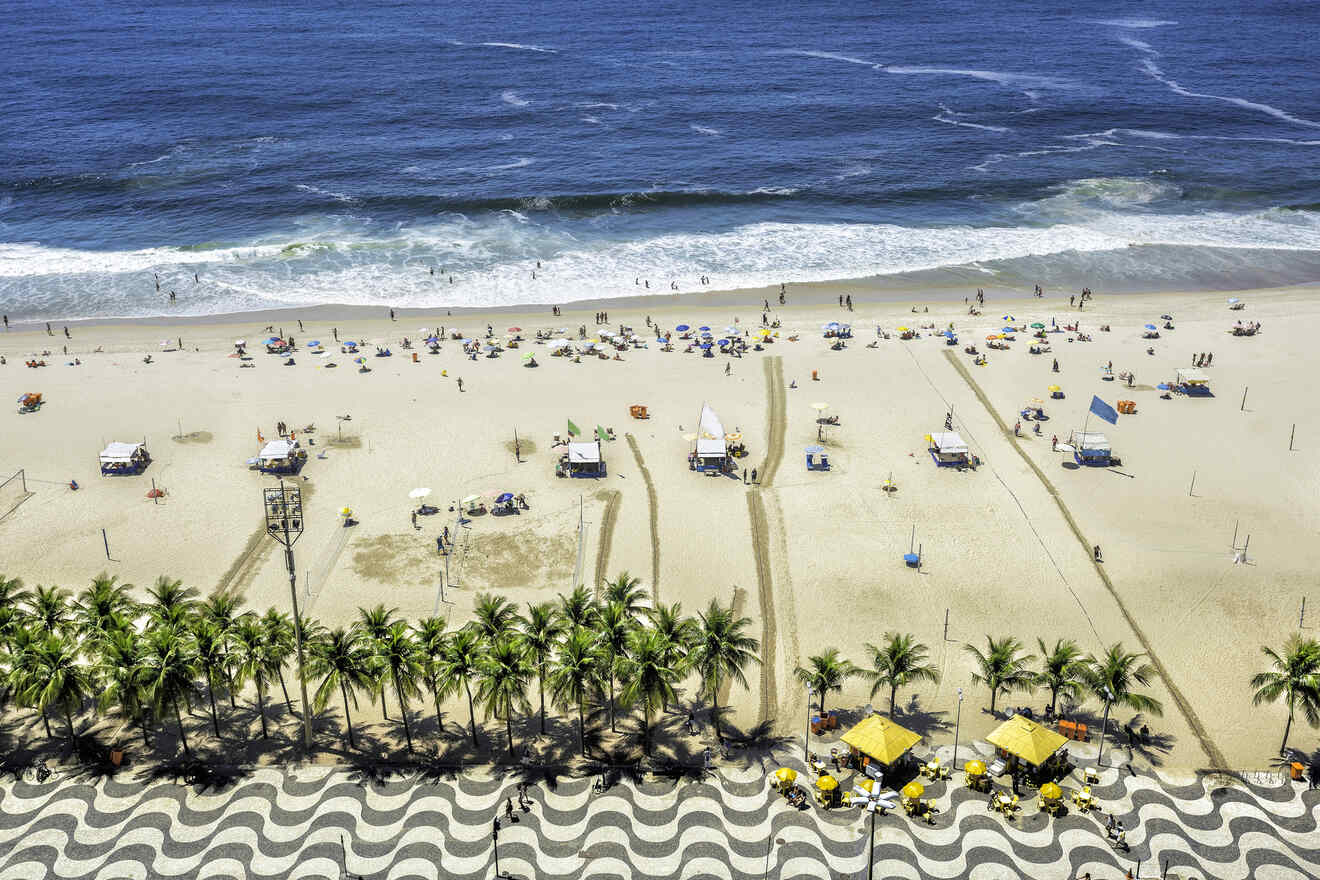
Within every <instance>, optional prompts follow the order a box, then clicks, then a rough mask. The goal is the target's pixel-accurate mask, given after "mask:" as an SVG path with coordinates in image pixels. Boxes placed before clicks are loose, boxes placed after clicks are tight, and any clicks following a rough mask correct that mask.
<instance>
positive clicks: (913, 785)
mask: <svg viewBox="0 0 1320 880" xmlns="http://www.w3.org/2000/svg"><path fill="white" fill-rule="evenodd" d="M925 793H926V786H924V785H922V784H921V783H920V782H917V780H915V779H914V780H912V781H911V782H909V783H908V784H907V785H905V786H903V797H905V798H919V797H921V796H922V795H923V794H925Z"/></svg>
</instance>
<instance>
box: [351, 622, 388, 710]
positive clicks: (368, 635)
mask: <svg viewBox="0 0 1320 880" xmlns="http://www.w3.org/2000/svg"><path fill="white" fill-rule="evenodd" d="M398 612H399V609H397V608H386V607H385V606H384V605H377V606H376V607H375V608H370V609H367V608H359V609H358V621H357V623H356V624H354V626H356V627H357V630H358V632H360V633H361V634H362V636H363V637H364V638H365V639H366V644H367V647H368V648H370V649H371V652H372V653H373V654H374V653H375V652H376V649H377V647H378V646H379V645H380V642H381V640H382V639H384V638H385V636H386V634H387V633H388V632H389V630H390V627H391V626H393V625H394V623H395V621H397V620H398V618H397V617H396V616H395V615H396V614H398ZM376 683H377V685H378V686H379V690H380V714H381V715H383V716H384V718H385V720H386V721H389V720H390V709H389V704H388V703H386V702H385V690H384V680H383V679H382V680H378V681H377V682H376Z"/></svg>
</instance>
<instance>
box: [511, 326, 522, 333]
mask: <svg viewBox="0 0 1320 880" xmlns="http://www.w3.org/2000/svg"><path fill="white" fill-rule="evenodd" d="M509 332H510V333H521V332H522V328H521V327H510V328H509Z"/></svg>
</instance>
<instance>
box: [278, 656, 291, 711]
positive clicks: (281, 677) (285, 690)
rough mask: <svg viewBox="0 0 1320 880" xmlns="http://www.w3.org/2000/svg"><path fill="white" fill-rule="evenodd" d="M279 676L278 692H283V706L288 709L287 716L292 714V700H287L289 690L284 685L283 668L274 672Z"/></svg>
mask: <svg viewBox="0 0 1320 880" xmlns="http://www.w3.org/2000/svg"><path fill="white" fill-rule="evenodd" d="M275 671H276V672H277V673H279V676H280V690H282V691H284V705H286V706H288V707H289V714H290V715H292V714H293V700H290V699H289V688H288V687H287V686H286V685H285V684H284V668H283V667H280V668H279V669H276V670H275Z"/></svg>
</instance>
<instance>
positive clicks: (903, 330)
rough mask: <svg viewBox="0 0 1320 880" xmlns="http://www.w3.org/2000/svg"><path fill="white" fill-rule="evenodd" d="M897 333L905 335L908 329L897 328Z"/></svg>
mask: <svg viewBox="0 0 1320 880" xmlns="http://www.w3.org/2000/svg"><path fill="white" fill-rule="evenodd" d="M898 332H899V333H906V332H908V328H906V327H899V328H898Z"/></svg>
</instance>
